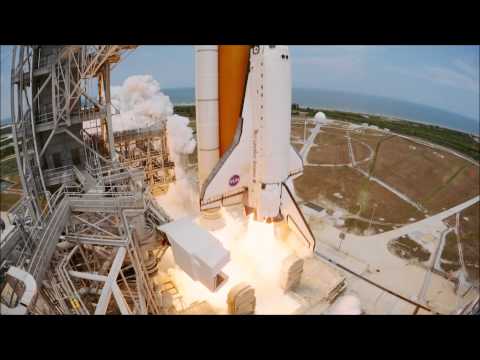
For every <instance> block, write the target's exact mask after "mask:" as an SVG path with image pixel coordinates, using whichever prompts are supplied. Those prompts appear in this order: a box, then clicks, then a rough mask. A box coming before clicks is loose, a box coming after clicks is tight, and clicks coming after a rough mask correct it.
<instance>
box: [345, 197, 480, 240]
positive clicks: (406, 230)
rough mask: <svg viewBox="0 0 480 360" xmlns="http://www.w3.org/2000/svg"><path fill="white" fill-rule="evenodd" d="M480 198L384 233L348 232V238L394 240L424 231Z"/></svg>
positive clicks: (478, 198)
mask: <svg viewBox="0 0 480 360" xmlns="http://www.w3.org/2000/svg"><path fill="white" fill-rule="evenodd" d="M479 200H480V196H475V197H474V198H472V199H470V200H467V201H465V202H464V203H461V204H459V205H457V206H454V207H452V208H450V209H448V210H445V211H442V212H440V213H438V214H436V215H433V216H430V217H428V218H426V219H423V220H420V221H417V222H414V223H411V224H408V225H405V226H402V227H401V228H398V229H394V230H391V231H387V232H384V233H380V234H376V235H371V236H360V235H354V234H347V236H346V238H349V237H356V238H359V239H365V238H369V239H370V240H374V241H385V240H393V239H397V238H399V237H401V236H403V235H407V234H410V233H412V232H414V231H422V230H424V228H425V226H427V227H428V226H429V225H432V224H435V223H438V222H440V221H442V220H445V219H446V218H448V217H450V216H452V215H455V214H456V213H458V212H460V211H462V210H464V209H466V208H468V207H470V206H472V205H474V204H476V203H477V202H478V201H479Z"/></svg>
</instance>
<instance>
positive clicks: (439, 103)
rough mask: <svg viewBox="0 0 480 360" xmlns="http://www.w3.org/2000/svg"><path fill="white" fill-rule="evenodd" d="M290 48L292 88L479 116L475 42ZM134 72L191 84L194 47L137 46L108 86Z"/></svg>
mask: <svg viewBox="0 0 480 360" xmlns="http://www.w3.org/2000/svg"><path fill="white" fill-rule="evenodd" d="M6 50H7V49H5V47H4V49H3V55H2V57H5V56H6V54H5V53H6ZM290 52H291V58H292V66H293V86H294V87H306V88H320V89H327V90H340V91H350V92H356V93H363V94H370V95H380V96H387V97H391V98H395V99H400V100H407V101H411V102H415V103H420V104H425V105H430V106H433V107H436V108H440V109H443V110H448V111H452V112H456V113H458V114H461V115H465V116H468V117H470V118H474V119H477V120H478V118H479V97H480V95H479V46H290ZM7 57H8V56H7ZM9 68H10V63H8V66H7V64H6V63H5V62H4V63H3V64H2V72H1V74H2V104H3V106H2V108H3V109H2V117H4V116H5V114H7V115H8V114H9V109H6V107H5V106H7V105H8V107H9V99H8V97H9V96H8V95H9V94H7V92H9V86H8V83H7V78H8V77H9ZM137 74H151V75H153V77H154V78H155V79H157V80H158V81H159V82H160V86H161V87H162V88H174V87H192V86H193V85H194V52H193V47H192V46H186V45H183V46H141V47H139V48H138V49H137V50H135V51H134V52H133V53H132V54H130V55H129V56H128V57H127V58H126V59H124V60H123V61H122V62H121V63H120V64H119V65H118V66H117V67H116V68H115V70H114V71H113V73H112V85H119V84H121V82H122V81H123V80H124V79H125V78H127V77H128V76H130V75H137ZM8 82H9V79H8Z"/></svg>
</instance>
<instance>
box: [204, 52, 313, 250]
mask: <svg viewBox="0 0 480 360" xmlns="http://www.w3.org/2000/svg"><path fill="white" fill-rule="evenodd" d="M290 61H291V60H290V54H289V51H288V47H287V46H275V45H263V46H253V47H251V49H250V54H249V65H248V71H247V78H246V86H245V90H244V95H243V105H242V110H241V116H240V119H239V121H238V125H237V129H236V133H235V136H234V139H233V142H232V143H231V145H230V147H229V148H228V150H227V151H226V152H225V153H224V154H223V156H222V157H221V159H220V160H219V161H218V163H217V164H216V166H215V167H214V168H213V170H212V171H211V172H210V174H209V176H208V177H207V178H206V180H205V182H204V183H203V186H202V188H201V193H200V208H201V210H206V209H212V208H216V207H220V206H223V205H229V204H234V203H239V202H243V204H244V205H245V210H246V213H247V214H249V213H254V214H255V219H256V220H258V221H267V222H270V221H274V222H276V221H281V220H285V221H286V222H287V224H288V225H289V227H290V228H291V229H292V230H293V231H294V232H296V233H297V234H298V235H299V236H300V237H301V238H302V239H303V240H304V242H305V245H306V246H307V247H308V248H309V249H311V250H312V251H313V249H314V246H315V238H314V236H313V234H312V231H311V230H310V228H309V226H308V224H307V222H306V221H305V218H304V216H303V214H302V212H301V210H300V208H299V207H298V205H297V203H296V202H295V199H294V198H293V196H292V193H291V190H290V189H289V186H288V184H287V182H289V181H290V180H291V179H293V178H295V177H297V176H299V175H301V174H302V172H303V161H302V158H301V157H300V155H299V154H298V153H297V151H296V150H295V149H294V148H293V147H292V146H291V144H290V130H291V103H292V83H291V63H290Z"/></svg>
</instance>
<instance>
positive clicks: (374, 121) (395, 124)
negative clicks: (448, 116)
mask: <svg viewBox="0 0 480 360" xmlns="http://www.w3.org/2000/svg"><path fill="white" fill-rule="evenodd" d="M295 105H296V104H295ZM292 110H293V106H292ZM295 111H303V112H306V113H307V115H308V116H314V115H315V114H316V113H317V112H318V111H322V112H324V113H325V115H326V116H327V118H329V119H332V120H340V121H348V122H351V123H354V124H359V125H360V124H364V123H366V124H368V125H374V126H378V127H379V128H381V129H389V130H390V131H393V132H395V133H397V134H402V135H407V136H414V137H417V138H420V139H424V140H427V141H429V142H432V143H434V144H438V145H441V146H445V147H448V148H450V149H453V150H456V151H458V152H460V153H462V154H464V155H467V156H469V157H471V158H473V159H475V160H477V161H479V160H480V143H477V142H476V141H475V140H474V139H473V137H472V136H471V135H469V134H466V133H463V132H461V131H456V130H450V129H446V128H442V127H440V126H436V125H427V124H420V123H416V122H412V121H408V120H400V119H398V120H393V119H389V118H386V117H383V116H378V115H368V117H366V116H365V115H362V114H357V113H351V112H346V111H334V110H324V109H313V108H310V107H306V108H300V107H296V108H295Z"/></svg>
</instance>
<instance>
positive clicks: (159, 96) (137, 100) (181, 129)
mask: <svg viewBox="0 0 480 360" xmlns="http://www.w3.org/2000/svg"><path fill="white" fill-rule="evenodd" d="M112 104H113V106H114V108H116V109H117V110H119V111H120V114H118V115H114V116H113V117H112V123H113V130H114V131H115V132H117V131H125V130H136V129H143V128H148V127H160V126H164V125H165V126H166V129H167V143H168V149H169V152H170V157H171V159H172V160H173V161H174V162H175V177H176V179H177V180H176V182H175V183H174V184H171V185H170V188H169V191H168V193H167V194H165V195H164V196H162V197H161V198H162V199H161V202H160V201H159V203H160V205H161V206H163V207H164V208H165V210H166V211H167V212H169V213H170V215H173V216H174V217H177V216H178V215H180V214H183V213H185V212H188V211H189V210H190V208H191V207H192V206H191V204H193V203H195V201H194V200H195V193H196V191H195V188H194V186H192V185H191V184H190V183H189V181H188V179H187V171H186V168H185V163H186V156H187V155H188V154H191V153H193V151H195V147H196V145H197V144H196V140H195V138H194V136H193V131H192V129H191V128H190V127H189V126H188V122H189V120H188V118H186V117H184V116H179V115H176V114H174V113H173V104H172V102H171V101H170V98H169V97H168V96H167V95H165V94H163V93H162V92H161V91H160V84H159V83H158V81H156V80H155V79H154V78H153V77H152V76H151V75H134V76H130V77H129V78H127V79H126V80H125V81H124V82H123V84H122V85H121V86H113V87H112ZM159 199H160V198H159Z"/></svg>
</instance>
